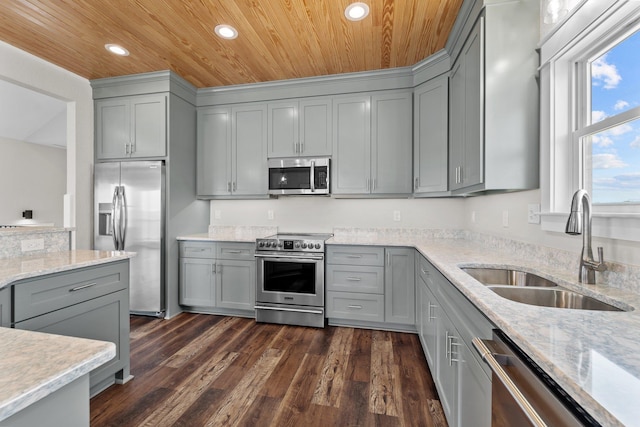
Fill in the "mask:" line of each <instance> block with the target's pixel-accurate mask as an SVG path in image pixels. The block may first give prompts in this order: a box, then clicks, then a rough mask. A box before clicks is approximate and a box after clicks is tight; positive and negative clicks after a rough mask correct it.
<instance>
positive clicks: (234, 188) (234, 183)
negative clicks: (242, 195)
mask: <svg viewBox="0 0 640 427" xmlns="http://www.w3.org/2000/svg"><path fill="white" fill-rule="evenodd" d="M236 189H237V185H236V182H235V181H233V192H234V193H235V191H236Z"/></svg>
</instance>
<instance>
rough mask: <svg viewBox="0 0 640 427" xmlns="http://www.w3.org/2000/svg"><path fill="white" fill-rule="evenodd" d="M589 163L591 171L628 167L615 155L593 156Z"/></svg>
mask: <svg viewBox="0 0 640 427" xmlns="http://www.w3.org/2000/svg"><path fill="white" fill-rule="evenodd" d="M591 162H592V165H593V169H620V168H624V167H627V166H629V165H628V164H626V163H625V162H623V161H622V159H620V158H619V157H618V156H617V155H615V154H594V155H593V156H592V157H591Z"/></svg>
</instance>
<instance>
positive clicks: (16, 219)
mask: <svg viewBox="0 0 640 427" xmlns="http://www.w3.org/2000/svg"><path fill="white" fill-rule="evenodd" d="M0 153H2V154H1V155H0V183H2V186H1V187H0V198H1V199H2V200H3V201H8V202H3V203H0V224H3V225H6V224H16V223H20V222H24V221H23V219H22V211H24V210H26V209H30V210H32V211H33V221H32V222H35V223H39V224H40V223H53V224H54V225H55V226H56V227H61V226H62V225H63V222H62V219H63V218H62V217H63V215H62V214H63V196H64V194H65V192H66V188H67V152H66V150H63V149H60V148H55V147H50V146H45V145H39V144H31V143H28V142H23V141H16V140H12V139H3V138H0Z"/></svg>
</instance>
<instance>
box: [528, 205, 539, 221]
mask: <svg viewBox="0 0 640 427" xmlns="http://www.w3.org/2000/svg"><path fill="white" fill-rule="evenodd" d="M527 222H529V224H540V205H539V204H537V203H532V204H530V205H529V206H528V208H527Z"/></svg>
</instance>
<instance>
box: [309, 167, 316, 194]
mask: <svg viewBox="0 0 640 427" xmlns="http://www.w3.org/2000/svg"><path fill="white" fill-rule="evenodd" d="M310 179H311V192H312V193H313V192H315V191H316V162H315V160H311V178H310Z"/></svg>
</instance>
